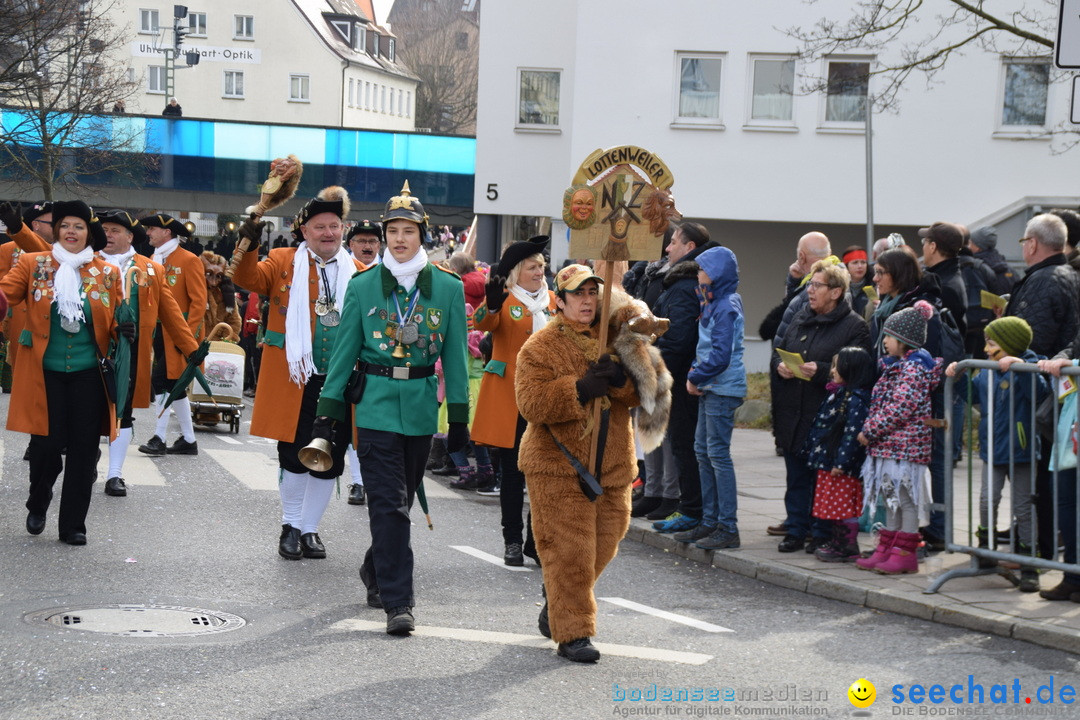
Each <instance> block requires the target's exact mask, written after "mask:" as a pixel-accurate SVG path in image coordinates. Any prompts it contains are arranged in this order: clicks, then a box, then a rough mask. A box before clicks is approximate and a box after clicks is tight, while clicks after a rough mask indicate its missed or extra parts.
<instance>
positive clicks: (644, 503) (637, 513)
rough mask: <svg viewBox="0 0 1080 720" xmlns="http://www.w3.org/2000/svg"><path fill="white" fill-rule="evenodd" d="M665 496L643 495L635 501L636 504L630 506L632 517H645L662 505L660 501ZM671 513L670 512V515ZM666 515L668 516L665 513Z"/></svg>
mask: <svg viewBox="0 0 1080 720" xmlns="http://www.w3.org/2000/svg"><path fill="white" fill-rule="evenodd" d="M661 501H663V498H659V497H651V496H649V495H643V496H641V498H639V499H638V500H635V501H634V504H633V505H631V506H630V517H645V515H646V514H648V513H651V512H652V511H653V510H655V509H656V508H658V507H660V503H661ZM670 514H671V513H668V515H670ZM664 517H667V515H665V516H664Z"/></svg>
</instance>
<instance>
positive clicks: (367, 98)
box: [364, 81, 371, 110]
mask: <svg viewBox="0 0 1080 720" xmlns="http://www.w3.org/2000/svg"><path fill="white" fill-rule="evenodd" d="M364 109H365V110H370V109H371V83H369V82H367V81H365V82H364Z"/></svg>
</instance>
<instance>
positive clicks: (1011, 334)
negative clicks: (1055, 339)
mask: <svg viewBox="0 0 1080 720" xmlns="http://www.w3.org/2000/svg"><path fill="white" fill-rule="evenodd" d="M983 332H985V333H986V337H987V338H988V339H990V340H993V341H994V342H996V343H997V344H998V345H999V346H1000V347H1001V349H1002V350H1004V351H1005V354H1006V355H1012V356H1013V357H1020V356H1021V355H1023V354H1024V353H1025V352H1026V351H1027V349H1028V348H1029V347H1030V346H1031V326H1030V325H1028V324H1027V320H1025V319H1024V318H1018V317H1011V316H1009V317H1003V318H998V319H997V320H994V321H993V322H992V323H990V324H989V325H987V326H986V329H985V330H984V331H983Z"/></svg>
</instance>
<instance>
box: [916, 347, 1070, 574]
mask: <svg viewBox="0 0 1080 720" xmlns="http://www.w3.org/2000/svg"><path fill="white" fill-rule="evenodd" d="M956 369H957V373H956V375H955V376H954V377H951V378H945V415H946V418H947V419H946V422H945V433H944V435H945V441H944V444H945V448H944V449H945V483H944V485H945V487H944V498H943V499H944V512H945V550H946V552H950V553H967V554H968V555H971V564H970V565H969V566H964V567H957V568H953V569H951V570H948V571H946V572H944V573H942V574H941V575H939V576H938V577H936V578H934V579H933V580H932V582H931V583H930V585H929V586H928V587H927V588H926V589H925V590H924V591H923V592H924V593H936V592H937V591H938V589H939V588H941V586H942V585H944V584H945V583H946V582H948V581H949V580H952V579H953V578H959V577H975V576H979V575H994V574H998V575H1002V576H1003V577H1005V578H1006V579H1007V580H1009V581H1010V582H1012V583H1013V584H1014V585H1018V584H1019V580H1018V579H1017V578H1016V576H1015V575H1014V573H1013V572H1012V570H1014V569H1016V568H1020V567H1022V568H1027V569H1045V570H1062V571H1064V572H1069V573H1076V574H1080V564H1067V563H1065V562H1059V561H1057V560H1056V558H1057V557H1058V555H1059V554H1060V553H1059V551H1060V548H1059V545H1060V540H1059V538H1060V537H1061V536H1060V535H1059V528H1060V524H1059V520H1060V518H1059V517H1058V513H1059V508H1058V494H1059V493H1058V491H1059V475H1060V474H1062V472H1064V471H1061V472H1059V471H1057V470H1055V471H1052V472H1050V483H1049V490H1050V491H1051V492H1052V494H1053V534H1052V536H1051V537H1052V538H1053V553H1052V557H1050V558H1044V557H1038V555H1037V552H1038V527H1039V522H1040V521H1039V518H1038V516H1037V513H1036V511H1035V503H1036V488H1037V487H1038V477H1039V472H1040V470H1039V466H1040V462H1039V459H1040V458H1043V459H1044V462H1043V463H1042V465H1043V467H1044V468H1045V464H1046V463H1045V459H1046V458H1049V454H1050V452H1051V450H1052V447H1053V442H1052V441H1047V440H1046V439H1045V438H1042V437H1039V433H1038V430H1037V429H1036V425H1035V415H1036V409H1037V408H1038V404H1039V403H1038V401H1035V402H1032V404H1031V408H1030V409H1029V412H1030V418H1028V420H1029V427H1030V431H1029V434H1030V436H1031V437H1029V438H1027V439H1026V442H1027V443H1033V451H1032V452H1031V460H1030V461H1029V463H1028V464H1029V466H1030V471H1031V495H1030V497H1029V498H1028V499H1027V501H1028V502H1030V503H1031V505H1032V522H1031V532H1030V534H1029V537H1027V538H1019V539H1020V540H1021V541H1022V542H1024V543H1026V545H1027V547H1028V548H1029V551H1028V552H1027V553H1017V552H1000V551H998V550H997V537H996V535H997V525H998V520H999V516H1001V515H1004V513H1003V512H1001V510H1000V508H999V510H998V512H996V513H995V512H994V509H993V479H992V477H990V478H988V484H989V487H988V488H987V493H986V498H987V517H988V518H989V522H988V524H987V528H986V535H987V545H988V547H979V546H978V540H977V537H976V530H977V526H978V511H979V507H978V493H979V488H980V483H981V482H982V471H983V467H982V465H983V463H982V460H981V459H980V458H979V452H978V451H977V450H976V449H975V442H974V440H975V439H976V438H977V437H978V423H976V422H974V419H973V413H972V402H971V399H972V398H975V397H977V396H976V395H975V391H974V389H972V392H971V394H970V395H969V396H968V397H967V401H966V402H965V415H966V417H967V419H968V430H967V432H966V433H965V436H966V439H967V442H966V448H967V452H966V453H965V457H966V459H967V462H966V463H965V466H964V469H965V470H966V472H967V478H968V482H967V500H968V502H967V520H968V522H967V526H968V530H967V533H966V544H965V543H963V542H956V541H955V540H956V538H955V535H956V532H955V528H956V520H957V515H956V512H957V504H956V497H955V495H956V492H955V489H954V487H953V480H954V478H953V456H954V453H953V444H954V441H953V434H952V418H953V401H954V394H955V392H956V389H955V388H954V385H955V384H956V382H957V381H959V380H961V379H963V378H965V377H971V376H973V375H974V373H975V371H977V370H986V371H992V370H997V369H999V365H998V363H997V362H993V361H990V360H963V361H961V362H958V363H957V365H956ZM1061 374H1062V376H1069V377H1071V378H1073V382H1076V383H1078V384H1080V367H1076V366H1071V365H1070V366H1066V367H1064V368H1062V370H1061ZM1025 375H1026V376H1027V377H1026V378H1025V377H1024V376H1025ZM1040 375H1041V376H1042V377H1044V378H1046V380H1047V382H1048V384H1049V386H1050V387H1049V392H1050V393H1051V394H1055V395H1056V394H1057V388H1058V382H1057V381H1058V378H1055V377H1053V376H1051V375H1050V374H1049V373H1045V372H1042V371H1041V370H1039V367H1038V365H1035V364H1031V363H1016V364H1014V365H1012V366H1011V367H1010V371H1009V372H1008V373H1006V374H1004V378H1007V379H1009V380H1010V381H1009V382H1008V387H1007V388H1006V389H1002V388H1001V387H999V385H1001V384H1004V383H1002V382H1001V380H1002V378H999V379H998V382H990V383H988V386H987V400H986V403H985V406H980V412H981V413H983V414H984V415H986V418H987V425H988V427H987V448H986V450H987V455H986V456H987V458H988V459H989V461H990V464H993V460H994V457H995V455H994V444H993V443H994V431H993V428H994V411H995V408H994V405H995V401H994V398H995V395H996V394H997V393H999V392H1008V394H1009V417H1010V423H1009V424H1010V428H1012V432H1010V438H1011V439H1012V440H1013V442H1010V443H1009V480H1008V483H1006V484H1005V485H1004V487H1003V488H1002V491H1001V496H1002V499H1004V498H1005V493H1006V492H1007V491H1008V492H1010V494H1011V483H1013V482H1014V477H1015V474H1014V470H1015V468H1016V466H1017V465H1016V462H1015V456H1016V452H1015V445H1016V441H1015V437H1016V428H1017V425H1016V422H1014V421H1013V418H1015V417H1016V412H1017V411H1016V395H1015V393H1016V387H1017V385H1018V383H1021V382H1030V383H1031V385H1030V388H1031V396H1032V397H1035V396H1036V393H1035V388H1036V384H1037V381H1038V377H1039V376H1040ZM1076 411H1077V417H1076V422H1080V402H1077V404H1076ZM1060 412H1061V403H1059V402H1055V403H1053V427H1054V428H1057V426H1058V419H1059V414H1060ZM1043 472H1047V471H1046V470H1045V469H1044V470H1043ZM1062 482H1064V480H1063V481H1062ZM1074 482H1076V483H1077V485H1078V487H1077V491H1080V473H1076V474H1074ZM1044 489H1045V488H1044ZM1009 509H1010V513H1009V514H1008V518H1007V519H1008V521H1009V547H1011V548H1016V547H1017V543H1016V540H1017V539H1018V538H1016V537H1015V535H1016V534H1017V532H1018V530H1017V527H1016V525H1015V524H1014V522H1013V516H1012V514H1013V512H1015V510H1014V508H1013V507H1012V503H1011V502H1010V503H1009ZM1074 512H1076V513H1077V514H1078V516H1077V518H1076V524H1075V526H1074V527H1075V528H1076V538H1074V540H1075V541H1076V542H1077V544H1078V545H1080V503H1077V507H1076V508H1074ZM1042 522H1046V520H1045V518H1044V519H1043V521H1042ZM961 539H965V538H961ZM980 560H984V561H988V562H985V563H983V564H980V562H979V561H980ZM998 563H1005V564H1006V565H1004V566H1003V565H999V564H998ZM987 565H990V566H987Z"/></svg>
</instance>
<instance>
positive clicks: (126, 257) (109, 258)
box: [100, 247, 135, 298]
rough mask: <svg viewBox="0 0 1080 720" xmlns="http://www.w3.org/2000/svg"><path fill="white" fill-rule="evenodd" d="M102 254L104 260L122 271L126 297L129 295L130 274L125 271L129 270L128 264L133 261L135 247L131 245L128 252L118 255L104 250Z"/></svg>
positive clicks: (121, 275)
mask: <svg viewBox="0 0 1080 720" xmlns="http://www.w3.org/2000/svg"><path fill="white" fill-rule="evenodd" d="M100 254H101V259H102V260H104V261H105V262H107V263H109V264H110V265H113V266H115V267H116V269H117V270H119V271H120V277H121V278H123V285H122V288H123V291H124V297H125V298H126V297H127V296H128V287H127V286H128V274H127V272H125V271H126V270H127V266H128V263H129V262H130V261H131V258H133V257H135V248H133V247H129V248H128V249H127V252H122V253H120V254H118V255H110V254H109V253H107V252H105V251H104V250H102V251H101V253H100Z"/></svg>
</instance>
